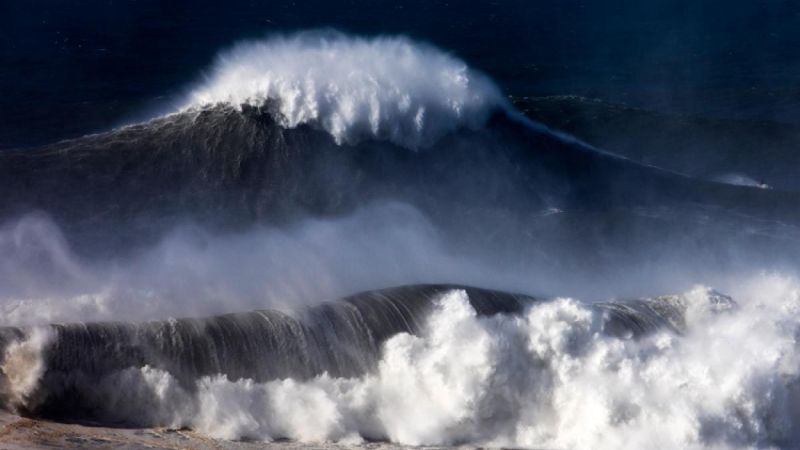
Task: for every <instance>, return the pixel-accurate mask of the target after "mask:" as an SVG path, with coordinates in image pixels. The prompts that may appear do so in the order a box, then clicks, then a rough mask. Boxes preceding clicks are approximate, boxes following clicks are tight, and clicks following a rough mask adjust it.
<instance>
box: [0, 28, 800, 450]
mask: <svg viewBox="0 0 800 450" xmlns="http://www.w3.org/2000/svg"><path fill="white" fill-rule="evenodd" d="M0 199H2V201H1V202H0V220H2V222H3V224H2V225H1V226H0V308H2V312H3V314H2V317H0V325H2V327H3V328H0V341H2V351H3V361H2V364H0V369H2V374H1V376H0V381H2V382H0V400H2V402H3V404H4V405H5V406H6V407H7V408H12V409H15V410H16V411H18V412H21V413H24V414H30V415H34V416H45V417H49V418H55V419H65V420H92V421H94V422H101V423H112V424H120V425H124V426H129V425H138V426H172V427H184V426H186V427H191V428H193V429H196V430H199V431H201V432H203V433H206V434H208V435H211V436H215V437H220V438H225V439H264V440H275V439H282V438H290V439H296V440H299V441H304V442H306V441H309V442H310V441H315V442H317V441H330V440H333V441H339V442H350V443H355V442H361V441H365V440H374V439H377V440H388V441H392V442H397V443H402V444H411V445H422V444H431V445H440V444H441V445H456V444H463V443H470V444H481V445H483V444H485V445H498V446H525V447H541V446H545V447H557V448H620V447H628V448H641V447H643V446H647V445H651V444H652V443H654V442H655V443H657V444H658V445H660V446H663V447H668V448H684V447H699V446H706V445H713V446H723V447H725V446H730V447H746V446H778V447H786V446H790V445H791V444H793V443H796V442H798V440H797V439H798V436H796V435H795V434H796V433H795V431H794V430H795V429H796V428H797V427H796V424H797V423H798V415H797V412H798V411H797V409H796V407H795V406H794V405H795V403H796V401H797V400H799V399H798V398H797V383H798V373H800V369H798V367H800V366H799V365H798V364H800V361H798V358H797V351H796V348H795V347H796V336H797V335H798V334H800V327H798V321H797V319H796V317H795V316H796V312H797V308H798V307H800V306H799V305H798V301H800V300H798V287H797V286H798V282H797V273H798V272H797V256H798V255H800V230H799V229H798V224H800V215H798V214H799V211H798V209H797V208H796V205H797V197H796V195H795V194H794V193H791V192H784V191H780V190H777V189H774V190H773V189H757V188H752V187H748V186H729V185H723V184H720V183H712V182H707V181H703V180H700V179H696V178H692V177H688V176H683V175H679V174H676V173H673V172H670V171H668V170H662V169H659V168H658V167H650V166H644V165H640V164H637V163H635V162H632V161H630V160H627V159H625V158H620V157H616V156H614V155H611V154H608V153H606V152H602V151H598V150H597V149H594V148H592V147H589V146H587V145H584V144H582V143H581V142H579V141H578V140H575V139H572V138H570V137H569V136H564V135H561V134H557V133H553V132H551V131H549V130H547V129H546V128H545V127H543V126H539V125H536V124H534V123H532V122H530V121H527V120H526V119H524V118H522V117H521V116H520V115H519V114H518V113H517V112H515V111H513V110H511V109H510V107H509V106H508V104H507V102H506V101H505V99H504V98H503V97H502V95H501V94H500V91H499V89H498V88H497V87H496V86H494V85H493V84H492V82H491V81H490V80H489V79H488V78H486V77H485V76H483V75H481V74H480V73H477V72H476V71H474V70H472V69H470V68H469V67H467V66H466V65H465V64H464V63H463V62H461V61H460V60H458V59H457V58H455V57H453V56H451V55H447V54H445V53H443V52H441V51H439V50H436V49H434V48H432V47H429V46H426V45H421V44H418V43H415V42H413V41H411V40H408V39H406V38H393V37H381V38H372V39H364V38H353V37H349V36H346V35H342V34H336V33H303V34H300V35H292V36H283V37H274V38H270V39H267V40H264V41H256V42H249V43H244V44H241V45H239V46H237V47H235V48H234V49H232V50H230V51H228V52H226V53H223V55H222V56H221V57H220V58H219V60H218V61H217V63H216V64H215V66H214V67H213V68H212V70H211V71H210V74H209V75H208V76H207V77H206V79H204V80H203V81H201V82H199V83H197V84H196V85H195V86H194V87H193V90H192V93H191V95H190V96H189V99H188V100H187V101H186V102H185V103H184V104H183V105H181V107H180V108H179V110H178V111H176V112H173V113H170V114H167V115H165V116H162V117H158V118H155V119H153V120H150V121H148V122H145V123H141V124H135V125H131V126H127V127H123V128H120V129H116V130H111V131H109V132H106V133H100V134H97V135H91V136H85V137H83V138H79V139H74V140H69V141H63V142H58V143H54V144H51V145H47V146H43V147H40V148H34V149H24V150H9V151H3V152H0ZM424 283H438V284H434V285H430V284H424ZM441 283H446V284H441ZM698 284H700V285H704V286H708V285H711V286H715V287H717V288H719V289H721V290H723V291H724V292H727V293H730V294H732V296H733V298H734V300H732V299H731V298H730V297H727V296H725V295H722V294H719V293H717V292H716V291H713V290H712V289H710V288H694V289H692V288H691V287H692V286H694V285H698ZM398 285H409V286H406V287H404V288H396V289H389V290H380V289H382V288H386V287H387V286H398ZM472 285H475V286H481V287H482V288H491V289H497V291H487V290H483V289H477V288H464V287H463V286H472ZM376 289H378V290H376ZM365 290H369V291H368V292H366V293H362V294H359V295H356V296H353V297H346V298H344V299H343V300H338V301H332V302H327V303H326V302H323V300H332V299H337V298H340V299H341V298H342V297H345V296H348V295H350V294H353V293H355V292H361V291H365ZM509 292H520V293H522V294H509ZM676 292H685V293H684V294H682V295H675V296H666V297H658V295H659V294H663V293H676ZM533 294H535V296H534V295H533ZM639 297H643V298H646V299H645V300H619V299H620V298H622V299H625V298H639ZM572 298H580V299H582V300H580V301H579V300H574V299H572ZM231 313H232V314H231ZM176 317H177V318H180V319H175V318H176ZM120 386H123V387H124V389H120ZM423 418H424V420H423Z"/></svg>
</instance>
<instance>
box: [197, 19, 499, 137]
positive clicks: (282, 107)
mask: <svg viewBox="0 0 800 450" xmlns="http://www.w3.org/2000/svg"><path fill="white" fill-rule="evenodd" d="M220 103H222V104H230V105H233V106H235V107H238V108H241V107H242V106H243V105H248V106H254V107H263V106H266V105H269V106H271V107H272V112H275V113H277V114H275V115H276V116H277V117H276V118H277V120H278V121H279V123H280V124H281V125H282V126H285V127H288V128H294V127H297V126H299V125H303V124H309V125H312V126H315V127H319V128H322V129H324V130H326V131H327V132H329V133H330V134H331V135H332V136H333V137H334V139H335V140H336V142H337V143H339V144H343V143H347V144H353V143H356V142H359V141H361V140H363V139H369V138H374V139H386V140H389V141H391V142H393V143H395V144H398V145H402V146H405V147H409V148H418V147H425V146H428V145H430V144H432V143H433V141H435V140H436V139H437V138H439V137H441V136H442V135H443V134H445V133H447V132H449V131H452V130H453V129H456V128H458V127H460V126H469V127H473V128H477V127H480V126H481V125H482V124H483V123H484V122H485V121H486V119H487V118H488V116H489V114H490V113H491V111H492V110H494V109H495V108H497V107H500V106H504V105H505V104H506V101H505V99H504V98H503V96H502V95H501V93H500V91H499V89H498V88H497V87H496V86H495V85H494V84H493V83H492V82H491V81H490V80H489V79H488V78H487V77H485V76H484V75H482V74H480V73H477V72H476V71H474V70H472V69H470V68H469V67H468V66H467V65H466V64H465V63H464V62H463V61H460V60H459V59H457V58H455V57H453V56H451V55H448V54H446V53H444V52H442V51H440V50H438V49H435V48H433V47H430V46H427V45H422V44H419V43H416V42H412V41H411V40H409V39H407V38H404V37H376V38H371V39H365V38H355V37H349V36H346V35H344V34H340V33H319V32H311V33H309V32H306V33H300V34H295V35H291V36H280V37H272V38H269V39H266V40H262V41H254V42H247V43H242V44H240V45H238V46H236V47H235V48H233V49H232V50H230V51H228V52H226V53H224V54H222V55H221V56H220V57H219V58H218V61H217V63H216V64H215V66H214V67H213V69H212V71H211V75H210V76H209V77H208V78H207V80H206V81H205V82H204V83H201V84H200V85H199V86H197V87H196V88H195V89H194V91H193V92H192V93H191V99H190V102H189V104H188V105H186V106H185V109H191V108H197V107H203V106H208V105H215V104H220Z"/></svg>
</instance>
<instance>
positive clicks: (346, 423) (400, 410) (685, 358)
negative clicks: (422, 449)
mask: <svg viewBox="0 0 800 450" xmlns="http://www.w3.org/2000/svg"><path fill="white" fill-rule="evenodd" d="M709 292H710V291H709V290H708V289H706V288H702V287H701V288H697V289H694V290H693V291H691V292H688V293H686V294H685V295H684V301H685V302H687V303H688V307H689V313H688V315H687V327H688V331H687V333H686V335H685V336H678V335H675V334H673V333H671V332H669V331H666V330H665V331H663V332H660V333H656V334H654V335H652V336H649V337H646V338H644V339H641V340H631V339H627V340H626V339H617V338H613V337H609V336H606V335H604V334H602V333H601V329H602V313H600V312H598V310H595V309H592V308H591V307H588V306H586V305H584V304H582V303H580V302H578V301H575V300H571V299H557V300H554V301H551V302H546V303H541V304H538V305H535V306H533V307H531V308H530V309H529V310H528V311H527V313H526V314H523V315H521V316H517V317H508V316H496V317H493V318H485V317H478V316H477V315H476V313H475V311H474V310H473V309H472V307H471V306H470V305H469V302H468V300H467V298H466V293H465V292H463V291H452V292H450V293H449V294H447V295H445V296H444V297H443V298H442V299H441V301H440V302H439V305H438V307H437V310H436V312H435V313H434V314H433V315H432V316H431V317H430V319H429V321H428V324H427V327H426V328H425V330H424V331H423V333H422V335H421V336H411V335H408V334H401V335H398V336H395V337H394V338H392V339H390V340H389V341H388V342H387V343H386V345H385V348H384V355H383V357H382V360H381V362H380V364H379V368H378V370H377V372H376V373H374V374H371V375H367V376H364V377H361V378H357V379H335V378H331V377H329V376H327V375H323V376H320V377H317V378H315V379H312V380H309V381H296V380H280V381H274V382H269V383H264V384H258V383H254V382H252V381H249V380H239V381H230V380H228V379H227V378H225V377H210V378H203V379H202V380H199V382H198V384H197V392H196V394H194V397H193V399H192V400H187V398H188V397H186V395H185V393H184V394H181V395H180V396H178V397H177V398H178V399H181V401H183V402H190V403H191V404H192V406H191V407H187V406H186V405H185V404H183V405H182V406H181V405H180V403H181V402H176V401H175V399H174V398H173V399H166V400H165V403H166V404H168V405H171V406H170V408H172V409H173V410H177V409H180V410H182V411H191V412H190V413H187V414H186V415H183V416H182V417H181V419H180V420H179V422H180V424H181V425H183V426H190V427H192V428H194V429H196V430H198V431H199V432H201V433H204V434H207V435H210V436H214V437H219V438H226V439H236V438H248V439H261V440H267V441H269V440H273V439H278V438H290V439H294V440H298V441H302V442H320V441H339V442H347V443H354V442H358V441H359V440H360V439H386V440H389V441H392V442H396V443H401V444H409V445H455V444H461V443H470V444H474V445H488V446H514V447H526V448H571V449H619V448H629V449H639V448H652V447H658V448H676V449H677V448H681V449H682V448H709V447H711V448H748V447H753V446H757V447H765V448H769V447H786V446H794V444H796V443H798V442H800V441H798V436H797V434H798V433H797V431H796V430H797V429H798V426H797V425H798V423H800V422H798V420H799V418H800V415H799V414H798V407H797V406H796V405H797V404H798V401H800V395H798V394H799V392H798V389H797V384H798V381H800V359H798V352H797V350H796V347H795V346H796V344H795V339H796V338H795V336H796V335H797V333H798V332H800V326H799V325H800V324H799V323H798V319H797V313H798V311H800V283H798V280H797V279H794V278H786V277H781V276H775V275H773V276H766V275H764V276H758V277H756V278H755V279H754V280H751V281H749V282H747V283H744V284H743V285H742V290H741V291H740V305H741V307H740V308H739V309H737V310H726V311H723V312H720V311H717V310H716V309H715V308H710V307H708V305H709V302H710V301H711V299H710V297H709ZM148 370H149V369H148ZM155 379H156V380H159V381H158V383H156V385H162V384H163V380H161V379H160V378H159V377H155ZM154 389H156V388H154ZM160 408H163V406H161V407H160Z"/></svg>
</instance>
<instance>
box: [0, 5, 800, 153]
mask: <svg viewBox="0 0 800 450" xmlns="http://www.w3.org/2000/svg"><path fill="white" fill-rule="evenodd" d="M0 17H1V19H0V93H1V94H0V148H9V147H19V146H31V145H37V144H42V143H46V142H50V141H53V140H57V139H61V138H65V137H74V136H79V135H82V134H85V133H89V132H96V131H102V130H106V129H108V128H110V127H113V126H115V125H119V124H122V123H129V122H133V121H136V120H139V119H142V118H144V117H149V116H151V115H153V113H154V112H155V111H159V112H160V111H163V109H164V108H167V107H168V106H169V104H170V101H171V100H172V99H174V98H175V97H177V96H180V95H181V94H182V93H183V91H184V89H186V86H187V84H189V83H191V82H192V81H194V80H197V79H198V78H199V77H201V76H202V74H203V70H204V68H207V67H208V66H209V64H210V63H211V62H212V61H213V59H214V56H215V55H216V54H217V53H218V52H219V51H220V50H222V49H224V48H226V47H229V46H230V45H232V44H233V43H234V42H236V41H239V40H243V39H248V38H255V37H263V36H264V35H265V34H269V33H274V32H282V31H292V30H297V29H306V28H318V27H334V28H337V29H342V30H345V31H349V32H355V33H358V34H366V35H374V34H381V33H389V34H406V35H410V36H412V37H414V38H417V39H422V40H426V41H429V42H432V43H433V44H435V45H437V46H439V47H443V48H446V49H449V50H451V51H452V52H454V53H456V54H457V55H458V56H459V57H461V58H463V59H465V60H466V61H467V62H468V63H469V64H471V65H473V66H475V67H479V68H481V69H482V70H484V71H485V72H488V73H489V74H490V75H491V76H492V77H493V78H494V79H495V80H496V81H497V82H498V83H499V84H500V86H501V87H502V88H503V89H504V90H505V91H506V92H508V93H514V94H520V95H532V94H536V95H541V94H579V95H585V96H591V97H599V98H604V99H608V100H613V101H620V102H625V103H628V104H632V105H637V106H646V107H650V108H655V109H662V110H673V111H678V112H685V113H697V114H705V115H715V116H726V117H731V116H732V117H756V118H762V119H779V120H784V121H791V120H794V119H796V118H797V117H798V105H800V89H799V88H797V77H796V74H797V73H798V70H797V69H798V68H800V67H798V66H799V65H800V62H799V61H800V59H799V58H798V57H797V56H798V48H800V26H798V25H800V5H798V4H797V3H796V2H793V1H778V0H773V1H759V2H754V1H734V2H731V1H720V0H710V1H704V2H692V1H684V0H680V1H662V0H658V1H647V2H641V1H632V0H624V1H599V0H589V1H574V0H570V1H518V0H510V1H490V2H489V1H487V2H472V1H441V0H433V1H404V2H403V1H360V0H351V1H341V2H330V1H324V2H323V1H316V0H310V1H309V0H306V1H271V2H259V1H239V0H234V1H226V2H205V1H196V2H162V1H156V0H144V1H103V2H99V1H97V2H86V1H74V2H62V1H37V2H11V1H8V2H3V3H2V5H0Z"/></svg>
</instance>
